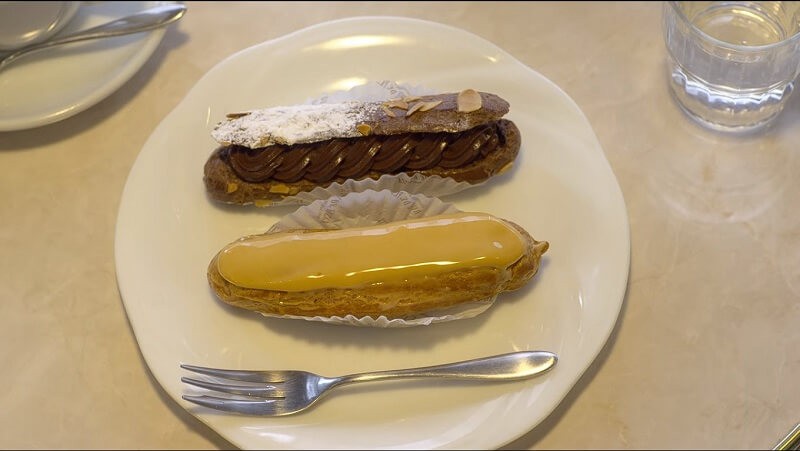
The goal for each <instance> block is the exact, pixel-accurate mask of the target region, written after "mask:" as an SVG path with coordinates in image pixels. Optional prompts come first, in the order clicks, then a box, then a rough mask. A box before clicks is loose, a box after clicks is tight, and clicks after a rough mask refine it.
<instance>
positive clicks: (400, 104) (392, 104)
mask: <svg viewBox="0 0 800 451" xmlns="http://www.w3.org/2000/svg"><path fill="white" fill-rule="evenodd" d="M384 105H386V107H387V108H400V109H401V110H407V109H408V103H406V102H405V101H404V100H400V99H393V100H389V101H388V102H386V103H384Z"/></svg>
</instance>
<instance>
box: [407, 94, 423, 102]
mask: <svg viewBox="0 0 800 451" xmlns="http://www.w3.org/2000/svg"><path fill="white" fill-rule="evenodd" d="M421 98H422V97H420V96H407V97H403V102H407V103H411V102H416V101H417V100H419V99H421Z"/></svg>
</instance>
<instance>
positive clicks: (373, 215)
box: [264, 190, 496, 327]
mask: <svg viewBox="0 0 800 451" xmlns="http://www.w3.org/2000/svg"><path fill="white" fill-rule="evenodd" d="M457 212H459V210H458V209H457V208H456V207H454V206H453V205H452V204H449V203H445V202H442V201H441V200H439V199H437V198H433V197H428V196H425V195H422V194H411V193H408V192H405V191H398V192H392V191H389V190H382V191H373V190H367V191H363V192H357V193H349V194H346V195H344V196H335V197H331V198H329V199H325V200H317V201H314V202H312V203H311V204H309V205H306V206H304V207H300V208H299V209H297V211H295V212H294V213H291V214H289V215H286V216H284V217H283V218H281V219H280V220H279V221H278V222H277V223H275V224H274V225H273V226H272V227H271V228H270V229H269V230H268V231H267V233H278V232H286V231H291V230H298V229H343V228H349V227H363V226H370V225H375V224H385V223H389V222H394V221H402V220H405V219H416V218H424V217H428V216H435V215H441V214H449V213H457ZM495 298H496V297H491V298H488V299H482V300H478V301H474V302H469V303H463V304H460V305H458V306H454V307H450V308H446V309H441V310H437V311H431V312H425V313H423V315H424V316H420V317H418V318H413V319H390V318H387V317H385V316H379V317H377V318H373V317H369V316H365V317H356V316H354V315H347V316H344V317H338V316H334V317H320V316H315V317H305V316H294V315H269V314H264V316H271V317H276V318H291V319H304V320H307V321H320V322H324V323H329V324H341V325H350V326H362V327H412V326H427V325H430V324H434V323H441V322H446V321H454V320H457V319H465V318H471V317H473V316H477V315H479V314H481V313H483V312H484V311H486V309H488V308H489V307H491V306H492V304H493V303H494V300H495Z"/></svg>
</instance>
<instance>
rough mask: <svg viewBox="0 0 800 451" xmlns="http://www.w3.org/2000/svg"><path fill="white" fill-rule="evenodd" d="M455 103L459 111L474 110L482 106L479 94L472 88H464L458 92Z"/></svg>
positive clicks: (467, 111)
mask: <svg viewBox="0 0 800 451" xmlns="http://www.w3.org/2000/svg"><path fill="white" fill-rule="evenodd" d="M456 104H457V105H458V111H459V112H460V113H469V112H470V111H476V110H479V109H481V106H483V102H482V101H481V95H480V94H479V93H478V91H475V90H474V89H465V90H463V91H461V92H459V93H458V97H457V98H456Z"/></svg>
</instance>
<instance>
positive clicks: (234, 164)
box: [221, 122, 506, 183]
mask: <svg viewBox="0 0 800 451" xmlns="http://www.w3.org/2000/svg"><path fill="white" fill-rule="evenodd" d="M505 141H506V136H505V127H504V126H503V124H502V123H501V122H491V123H488V124H484V125H480V126H478V127H475V128H472V129H469V130H466V131H463V132H460V133H405V134H400V135H380V136H379V135H373V136H364V137H359V138H336V139H330V140H327V141H320V142H316V143H309V144H295V145H292V146H285V145H272V146H268V147H262V148H258V149H249V148H247V147H242V146H235V145H232V146H228V147H226V148H225V149H223V152H222V153H221V157H222V159H223V161H225V162H227V163H228V164H229V165H230V166H231V168H232V169H233V171H234V172H235V173H236V175H237V176H239V178H241V179H242V180H246V181H248V182H252V183H259V182H265V181H267V180H277V181H280V182H285V183H292V182H296V181H298V180H301V179H306V180H309V181H311V182H314V183H322V182H328V181H330V180H333V179H335V178H360V177H363V176H365V175H366V174H367V173H369V172H379V173H385V174H397V173H400V172H405V171H418V170H424V169H431V168H434V167H442V168H457V167H462V166H465V165H467V164H469V163H471V162H473V161H475V160H477V159H479V158H483V157H485V156H486V155H488V154H489V153H491V152H492V151H493V150H495V149H496V148H497V147H498V146H502V145H504V144H505Z"/></svg>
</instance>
